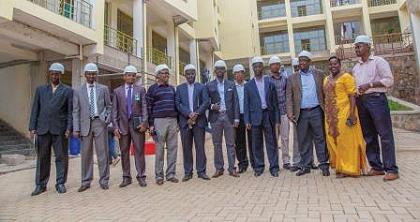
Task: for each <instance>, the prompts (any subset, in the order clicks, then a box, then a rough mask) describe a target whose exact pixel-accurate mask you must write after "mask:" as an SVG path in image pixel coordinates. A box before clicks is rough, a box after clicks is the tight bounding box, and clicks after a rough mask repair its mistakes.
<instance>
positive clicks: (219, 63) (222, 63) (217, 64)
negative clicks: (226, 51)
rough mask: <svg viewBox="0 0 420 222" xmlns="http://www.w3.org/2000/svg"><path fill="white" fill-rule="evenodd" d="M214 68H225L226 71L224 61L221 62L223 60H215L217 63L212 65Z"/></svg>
mask: <svg viewBox="0 0 420 222" xmlns="http://www.w3.org/2000/svg"><path fill="white" fill-rule="evenodd" d="M214 67H215V68H216V67H219V68H225V69H227V66H226V62H225V61H223V60H217V61H216V62H215V63H214Z"/></svg>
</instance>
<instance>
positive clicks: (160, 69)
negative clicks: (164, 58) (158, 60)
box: [155, 64, 169, 75]
mask: <svg viewBox="0 0 420 222" xmlns="http://www.w3.org/2000/svg"><path fill="white" fill-rule="evenodd" d="M164 69H167V70H168V71H169V67H168V65H166V64H160V65H157V66H156V67H155V75H157V74H159V73H160V72H161V71H162V70H164Z"/></svg>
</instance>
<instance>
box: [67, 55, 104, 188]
mask: <svg viewBox="0 0 420 222" xmlns="http://www.w3.org/2000/svg"><path fill="white" fill-rule="evenodd" d="M84 72H85V78H86V84H83V85H82V86H80V87H79V88H78V89H77V90H75V92H74V96H73V126H74V128H73V136H74V137H81V162H82V185H81V186H80V188H79V189H78V192H83V191H85V190H87V189H89V188H90V183H91V182H92V180H93V143H95V149H96V157H97V159H98V168H99V185H100V187H101V188H102V189H103V190H107V189H109V186H108V181H109V164H108V158H109V153H108V131H107V126H108V124H109V123H110V121H111V108H112V107H111V105H112V104H111V98H110V96H109V90H108V87H107V86H105V85H102V84H99V83H97V82H96V78H97V75H98V72H99V71H98V67H97V66H96V64H94V63H88V64H86V66H85V69H84Z"/></svg>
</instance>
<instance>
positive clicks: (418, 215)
mask: <svg viewBox="0 0 420 222" xmlns="http://www.w3.org/2000/svg"><path fill="white" fill-rule="evenodd" d="M396 137H397V144H398V149H401V150H402V151H404V152H398V153H397V158H398V164H399V166H400V169H401V171H400V174H401V179H399V180H397V181H394V182H387V183H384V182H382V178H381V177H362V178H359V179H352V178H345V179H335V178H334V176H331V177H322V176H321V174H320V172H319V171H313V172H312V173H311V174H310V175H306V176H303V177H299V178H298V177H296V176H294V174H292V173H291V172H286V171H281V173H280V177H279V178H273V177H270V176H269V173H268V172H267V171H266V172H265V174H263V176H261V177H259V178H255V177H254V176H253V175H252V172H250V171H248V172H246V173H245V174H243V175H241V177H240V178H232V177H229V176H227V175H225V176H222V177H220V178H218V179H212V180H211V181H203V180H199V179H197V178H196V177H194V179H193V180H191V181H189V182H186V183H179V184H172V183H165V184H164V185H163V186H157V185H155V184H154V180H153V161H154V158H153V156H149V157H147V166H148V169H147V175H149V177H148V187H146V188H141V187H139V186H138V185H137V184H135V183H133V184H132V185H130V186H129V187H126V188H124V189H120V188H118V184H119V183H120V178H121V165H118V166H117V167H115V168H112V169H111V181H110V190H108V191H103V190H101V189H100V188H99V185H98V183H97V180H95V182H94V183H93V184H92V188H91V189H89V190H88V191H85V192H83V193H78V192H77V189H78V187H79V182H80V159H79V158H75V159H72V160H71V162H70V170H69V181H68V183H67V184H66V185H67V188H68V192H67V193H66V194H63V195H58V194H57V193H56V192H55V189H54V180H55V175H54V172H52V176H51V179H52V180H51V182H52V183H50V184H49V187H48V192H46V193H44V194H42V195H40V196H37V197H30V193H31V191H32V189H33V186H34V185H33V183H34V170H33V169H31V170H24V171H19V172H14V173H9V174H5V175H1V176H0V221H9V220H10V221H14V220H17V221H200V222H201V221H380V222H382V221H391V222H395V221H420V175H419V174H418V173H417V172H418V169H419V168H420V162H419V159H420V135H419V134H415V133H411V132H407V131H402V130H397V131H396ZM211 147H212V146H211V145H210V146H208V147H207V153H208V164H207V166H208V171H209V172H208V174H209V175H211V174H212V173H213V172H214V169H213V161H212V159H213V158H212V156H213V153H212V150H211ZM178 154H179V155H178V157H179V159H178V160H179V161H178V162H179V164H178V165H177V172H178V177H179V178H181V176H182V164H181V161H182V157H181V155H182V153H181V150H179V152H178ZM95 167H96V166H95ZM52 169H54V168H52ZM132 169H134V168H132ZM95 173H96V175H98V174H97V172H96V171H95Z"/></svg>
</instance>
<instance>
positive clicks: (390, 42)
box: [336, 33, 414, 59]
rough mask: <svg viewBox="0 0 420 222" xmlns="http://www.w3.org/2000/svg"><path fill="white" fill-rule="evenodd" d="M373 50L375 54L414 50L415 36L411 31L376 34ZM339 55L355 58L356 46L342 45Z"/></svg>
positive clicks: (339, 48)
mask: <svg viewBox="0 0 420 222" xmlns="http://www.w3.org/2000/svg"><path fill="white" fill-rule="evenodd" d="M372 40H373V44H372V48H371V51H372V52H373V53H374V54H375V55H389V54H391V55H392V54H397V53H408V52H414V44H413V42H414V41H413V36H412V34H411V33H404V34H403V33H391V34H385V35H376V36H373V38H372ZM336 54H337V56H339V57H340V58H341V59H349V58H355V57H357V56H356V53H355V52H354V48H353V46H352V47H346V46H345V45H340V46H339V47H338V49H337V50H336Z"/></svg>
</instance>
